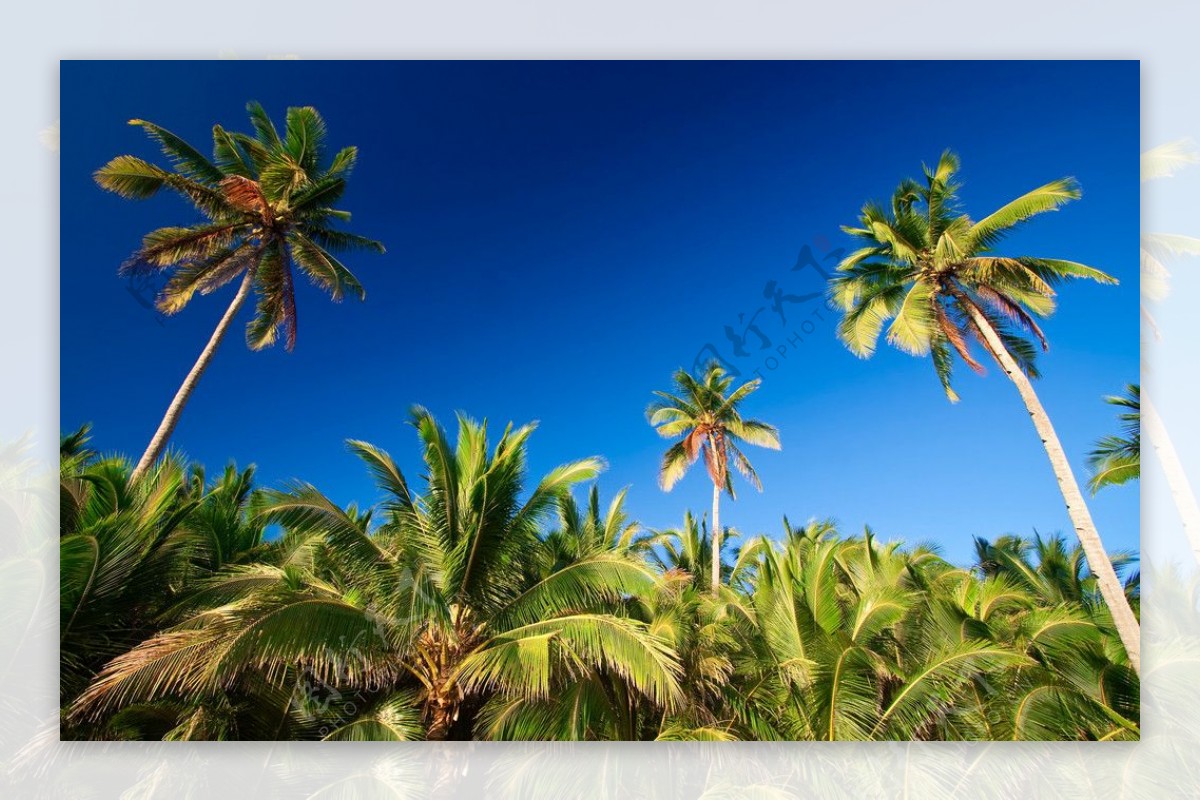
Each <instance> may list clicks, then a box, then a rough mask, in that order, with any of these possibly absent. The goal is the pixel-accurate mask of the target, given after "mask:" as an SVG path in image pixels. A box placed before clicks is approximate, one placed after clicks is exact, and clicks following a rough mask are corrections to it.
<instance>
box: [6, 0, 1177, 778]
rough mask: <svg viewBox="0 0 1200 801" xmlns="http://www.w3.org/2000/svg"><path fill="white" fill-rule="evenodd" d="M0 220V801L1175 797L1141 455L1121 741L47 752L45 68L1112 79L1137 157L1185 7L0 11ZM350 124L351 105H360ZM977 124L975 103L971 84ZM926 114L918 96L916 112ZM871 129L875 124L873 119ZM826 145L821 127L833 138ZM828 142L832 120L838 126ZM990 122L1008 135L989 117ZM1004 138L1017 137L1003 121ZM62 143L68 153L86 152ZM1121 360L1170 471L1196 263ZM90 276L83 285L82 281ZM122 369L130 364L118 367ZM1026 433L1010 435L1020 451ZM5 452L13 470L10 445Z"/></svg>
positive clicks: (1169, 91)
mask: <svg viewBox="0 0 1200 801" xmlns="http://www.w3.org/2000/svg"><path fill="white" fill-rule="evenodd" d="M5 16H6V20H5V29H6V33H7V36H6V37H5V39H6V43H5V49H4V50H3V53H2V54H0V60H2V61H0V81H3V86H4V89H3V99H4V105H3V114H2V119H3V123H2V124H0V138H2V140H3V146H4V149H3V152H4V154H5V167H4V172H3V191H0V207H2V209H3V216H2V219H3V221H4V233H5V237H4V240H3V242H4V244H3V249H2V251H0V275H2V280H0V337H2V340H0V341H2V342H3V346H2V350H0V672H2V675H0V788H2V792H3V794H4V795H5V796H9V797H20V798H29V797H68V798H70V797H131V798H140V797H146V798H159V797H181V796H193V797H207V798H214V797H230V798H246V797H318V798H333V797H337V798H350V797H430V796H434V797H480V796H485V797H513V796H515V797H530V796H533V797H547V798H563V797H613V798H624V797H634V798H638V797H643V798H644V797H652V798H653V797H663V798H667V797H699V796H708V797H726V796H737V797H743V796H753V797H786V796H817V797H844V796H851V797H888V798H891V797H896V798H900V797H905V798H907V797H949V796H965V797H1014V796H1015V797H1055V798H1059V797H1061V798H1076V797H1086V798H1098V797H1105V798H1106V797H1187V798H1191V797H1196V796H1197V795H1200V764H1197V763H1200V760H1198V759H1197V754H1198V753H1200V726H1198V725H1197V722H1198V721H1200V615H1198V614H1197V611H1196V598H1195V587H1196V577H1197V556H1196V552H1195V551H1193V549H1192V547H1190V545H1189V542H1188V540H1187V538H1186V536H1185V532H1184V529H1183V527H1182V526H1181V524H1180V516H1179V514H1178V513H1177V511H1176V503H1175V501H1174V500H1173V498H1172V496H1171V495H1170V493H1169V492H1168V491H1167V490H1166V489H1165V484H1164V481H1163V479H1162V471H1161V470H1160V469H1159V468H1158V465H1157V462H1156V460H1155V457H1154V454H1153V453H1152V452H1151V450H1150V449H1149V448H1148V449H1147V454H1146V463H1147V467H1146V471H1145V476H1144V477H1143V485H1142V494H1143V539H1142V547H1143V551H1142V555H1143V563H1144V564H1143V569H1144V581H1143V587H1144V602H1143V623H1144V632H1143V635H1144V640H1145V641H1144V646H1143V649H1144V657H1143V659H1144V665H1145V668H1144V670H1145V673H1144V677H1143V726H1142V729H1143V736H1144V739H1143V741H1142V742H1140V743H1109V744H1082V745H1076V744H1046V745H1039V744H1029V743H1024V744H1015V743H996V744H978V745H966V744H950V743H933V744H896V745H884V744H850V743H846V744H825V745H822V744H802V743H800V744H778V745H772V744H765V743H747V744H738V745H733V744H718V745H703V744H695V745H688V744H670V745H668V744H653V743H648V744H647V743H624V744H621V743H618V744H554V745H533V744H500V743H462V744H453V743H449V744H441V745H432V744H431V745H426V744H408V745H396V744H382V743H380V744H346V743H336V744H335V743H331V744H317V743H312V744H308V743H305V744H274V743H197V744H141V743H114V744H103V743H78V744H60V743H58V741H57V729H56V725H55V724H56V719H57V680H58V657H57V645H58V643H57V628H58V616H57V608H58V600H57V597H58V593H57V574H58V566H57V548H56V547H55V532H56V528H57V526H56V517H57V511H56V510H57V487H56V486H55V475H54V471H55V464H56V459H57V457H56V454H55V453H54V444H55V442H56V440H57V435H58V434H57V432H58V237H59V230H58V215H57V205H58V189H57V187H58V157H57V149H58V143H59V136H60V132H59V130H58V123H57V119H58V116H59V112H58V60H59V59H60V58H280V57H299V58H305V59H318V58H931V57H936V58H1135V59H1141V60H1142V76H1143V105H1142V108H1143V128H1142V132H1143V133H1142V135H1143V148H1144V149H1148V148H1150V147H1154V146H1156V145H1159V144H1163V143H1166V142H1173V141H1176V140H1180V139H1183V138H1187V137H1191V138H1193V139H1198V140H1200V104H1198V102H1197V94H1198V93H1197V76H1200V47H1198V45H1200V42H1198V37H1197V32H1198V31H1200V27H1198V25H1197V23H1200V5H1196V4H1189V3H1184V2H1180V3H1171V4H1169V3H1162V2H1151V3H1143V4H1140V5H1138V6H1135V5H1134V4H1132V3H1114V2H1108V3H1102V2H1058V3H1052V2H1049V1H1048V0H1039V1H1038V2H1025V1H1024V0H1020V1H1019V2H1008V3H1004V4H967V3H963V2H961V0H960V1H959V2H923V3H915V2H908V3H900V2H896V1H895V0H888V1H887V2H875V1H874V0H872V1H870V2H868V1H867V0H857V1H856V2H854V3H846V4H838V5H834V4H830V5H829V6H828V7H825V8H815V7H814V8H806V7H803V6H801V5H799V4H795V3H766V2H760V3H739V4H735V3H718V2H674V1H672V2H646V0H642V2H628V1H627V0H606V1H605V2H586V3H572V4H567V3H562V2H549V1H547V2H507V3H498V2H483V1H482V0H481V1H479V2H442V3H438V4H436V5H434V4H430V3H424V2H422V3H409V2H392V3H388V4H384V3H366V2H353V1H351V0H341V2H337V3H317V2H311V1H310V0H292V1H291V2H287V3H279V2H272V3H266V2H257V3H256V2H250V0H237V2H226V0H208V2H204V3H188V4H186V5H184V4H179V5H177V6H169V5H168V4H166V3H163V2H161V0H160V1H159V2H153V3H151V2H107V3H104V4H103V5H101V4H99V3H96V4H91V3H88V4H84V3H79V4H78V5H72V4H67V3H43V4H40V5H37V6H33V5H26V6H23V7H16V6H11V5H10V6H9V7H7V8H6V14H5ZM362 91H363V92H364V96H363V102H372V101H373V100H375V99H376V98H373V97H372V96H371V94H370V92H371V89H370V87H364V88H363V89H362ZM980 92H981V97H980V102H986V88H985V87H981V88H980ZM931 102H936V93H935V92H932V93H931ZM890 119H893V117H892V116H891V115H890V114H887V115H885V122H886V121H887V120H890ZM831 124H835V125H836V124H843V123H840V122H839V121H831ZM844 124H850V123H844ZM997 124H1000V125H1003V124H1007V121H1004V120H997ZM1013 127H1014V135H1016V136H1019V135H1020V123H1019V121H1016V122H1014V123H1013ZM63 135H65V136H67V137H72V136H87V131H68V132H65V133H64V134H63ZM1198 201H1200V165H1195V166H1192V167H1190V168H1188V169H1184V170H1181V171H1180V172H1179V173H1178V175H1177V176H1175V177H1173V178H1168V179H1162V180H1157V181H1154V182H1151V183H1148V184H1146V185H1145V187H1144V193H1143V214H1144V221H1143V222H1144V228H1145V229H1146V230H1149V231H1164V232H1170V233H1179V234H1188V235H1191V236H1200V213H1198V212H1200V202H1198ZM1168 266H1169V267H1170V268H1171V271H1172V279H1171V294H1170V295H1169V297H1168V298H1167V299H1166V300H1165V301H1163V302H1161V303H1157V304H1155V305H1154V307H1153V313H1154V315H1155V318H1156V319H1157V321H1158V324H1159V329H1160V334H1161V337H1162V338H1161V339H1160V340H1154V341H1147V343H1146V344H1145V346H1144V347H1145V350H1144V366H1143V370H1144V373H1145V375H1144V377H1143V382H1144V383H1145V385H1146V387H1145V390H1144V391H1145V393H1146V394H1147V395H1150V396H1153V397H1154V398H1156V399H1157V405H1158V407H1159V411H1160V412H1161V414H1162V417H1163V418H1164V420H1165V422H1166V426H1167V428H1168V429H1169V432H1170V436H1171V439H1172V441H1173V444H1174V448H1175V449H1176V450H1177V452H1178V454H1179V458H1180V459H1181V461H1182V463H1183V466H1184V468H1185V470H1186V471H1187V472H1188V473H1189V474H1191V475H1192V476H1193V480H1194V481H1195V482H1196V483H1197V484H1200V425H1198V424H1197V422H1196V419H1195V416H1196V410H1197V408H1200V405H1198V404H1197V403H1196V395H1197V393H1196V389H1197V386H1196V384H1197V381H1196V377H1195V376H1196V362H1195V357H1194V355H1193V350H1194V343H1196V342H1197V341H1200V337H1198V333H1200V315H1198V314H1196V313H1194V312H1192V311H1191V309H1190V304H1191V303H1193V302H1195V301H1196V299H1198V298H1200V259H1192V260H1191V261H1190V263H1189V261H1188V260H1186V259H1180V260H1178V261H1176V262H1173V263H1171V264H1169V265H1168ZM98 269H100V267H98ZM129 356H130V358H136V357H137V354H132V353H131V354H129ZM1031 436H1032V434H1031ZM22 437H27V441H26V444H25V447H24V449H23V450H22V449H21V448H18V447H15V446H13V445H12V443H14V442H17V441H18V440H20V439H21V438H22Z"/></svg>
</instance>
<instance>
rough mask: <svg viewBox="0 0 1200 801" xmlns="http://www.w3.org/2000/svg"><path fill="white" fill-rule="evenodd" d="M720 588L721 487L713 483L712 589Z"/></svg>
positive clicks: (717, 590)
mask: <svg viewBox="0 0 1200 801" xmlns="http://www.w3.org/2000/svg"><path fill="white" fill-rule="evenodd" d="M720 589H721V487H720V486H719V485H718V484H716V483H714V484H713V508H712V591H713V595H716V594H717V593H718V592H719V591H720Z"/></svg>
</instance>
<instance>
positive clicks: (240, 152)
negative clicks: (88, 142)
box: [95, 103, 383, 481]
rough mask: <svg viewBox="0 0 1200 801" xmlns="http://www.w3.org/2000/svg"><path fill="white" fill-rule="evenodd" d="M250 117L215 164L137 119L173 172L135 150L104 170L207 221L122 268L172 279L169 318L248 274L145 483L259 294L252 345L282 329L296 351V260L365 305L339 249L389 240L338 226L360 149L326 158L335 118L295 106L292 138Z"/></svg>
mask: <svg viewBox="0 0 1200 801" xmlns="http://www.w3.org/2000/svg"><path fill="white" fill-rule="evenodd" d="M247 110H248V111H249V114H250V122H251V124H252V125H253V127H254V130H255V134H254V135H253V136H249V135H246V134H241V133H234V132H231V131H226V130H225V129H223V128H222V127H221V126H220V125H217V126H214V127H213V158H212V159H211V160H210V159H209V158H207V157H206V156H204V155H203V154H202V153H200V152H199V151H198V150H196V149H195V148H193V147H192V146H191V145H189V144H188V143H187V142H185V141H184V140H182V139H181V138H179V137H178V136H176V135H175V134H173V133H171V132H170V131H168V130H166V129H164V128H161V127H159V126H158V125H155V124H153V123H150V122H146V121H145V120H131V121H130V124H131V125H136V126H139V127H141V128H142V129H144V130H145V131H146V133H147V134H148V135H149V136H150V137H151V138H152V139H154V140H155V141H157V142H158V143H159V145H160V146H161V148H162V151H163V153H164V154H165V155H166V156H167V158H168V159H170V161H171V169H169V170H168V169H164V168H162V167H159V166H157V165H154V164H151V163H150V162H147V161H145V160H143V159H140V158H137V157H136V156H129V155H126V156H117V157H116V158H114V159H113V160H112V161H110V162H109V163H108V164H106V165H104V166H103V167H101V168H100V169H99V170H97V171H96V175H95V178H96V182H97V183H98V184H99V185H100V186H101V187H102V188H104V189H106V190H108V191H110V192H115V193H116V194H118V195H120V196H121V197H124V198H130V199H136V200H142V199H145V198H149V197H151V196H153V195H155V194H157V193H158V192H159V191H160V190H162V189H169V190H171V191H174V192H176V193H178V194H180V195H182V196H183V197H184V198H185V199H186V200H188V201H190V202H191V203H192V204H193V205H194V206H195V207H196V209H197V210H198V211H199V212H200V213H201V214H202V215H203V216H204V217H205V218H206V220H205V221H204V222H202V223H199V224H193V225H188V226H183V227H179V226H171V227H167V228H159V229H158V230H155V231H151V232H150V233H148V234H146V236H145V238H144V239H143V240H142V246H141V247H140V248H139V249H138V250H137V251H136V252H135V253H134V254H133V256H132V257H130V259H129V260H127V261H126V262H125V263H124V264H123V265H122V266H121V272H122V274H126V275H133V274H146V273H150V272H155V271H169V272H170V278H169V280H168V281H167V283H166V285H165V286H164V287H163V289H162V291H161V292H160V293H159V296H158V298H157V301H156V305H157V306H158V308H159V310H160V311H162V312H163V313H165V314H175V313H177V312H179V311H180V310H181V309H183V308H184V307H185V306H187V304H188V303H189V302H190V301H191V300H192V298H193V297H194V296H195V294H196V293H197V292H199V293H200V294H202V295H207V294H210V293H212V292H215V291H216V290H218V289H220V288H221V287H223V286H225V285H226V284H228V283H229V282H231V281H233V280H234V279H235V278H239V277H240V278H241V283H240V284H239V285H238V290H237V292H236V293H235V294H234V296H233V300H232V301H230V303H229V307H228V308H227V309H226V310H225V314H224V315H222V317H221V319H220V321H219V322H218V323H217V327H216V329H215V330H214V331H213V333H212V336H211V337H210V338H209V340H208V344H207V345H205V347H204V349H203V350H202V351H201V352H200V356H199V358H197V359H196V362H195V364H194V365H192V369H191V370H190V371H189V372H188V374H187V377H186V378H184V380H183V384H182V385H181V386H180V387H179V390H178V392H176V393H175V397H174V398H173V399H172V401H171V404H170V406H168V407H167V412H166V414H165V415H164V416H163V419H162V422H161V423H160V424H159V426H158V430H157V431H155V433H154V436H153V437H152V438H151V440H150V444H149V445H148V446H147V448H146V451H145V453H143V454H142V457H141V459H139V460H138V463H137V466H136V467H135V468H134V471H133V476H132V478H133V480H135V481H136V480H138V479H140V478H141V477H142V476H143V475H145V473H146V471H147V470H148V469H149V468H150V465H152V464H153V463H154V461H155V460H156V459H158V457H159V456H160V455H161V454H162V451H163V448H165V447H166V444H167V441H168V440H169V439H170V438H171V433H172V432H173V431H174V430H175V426H176V424H177V423H178V422H179V416H180V414H181V413H182V411H183V407H184V406H185V405H186V404H187V401H188V398H189V397H190V396H191V394H192V391H193V390H194V389H195V387H196V383H197V382H198V381H199V380H200V376H201V375H203V373H204V370H205V369H206V368H207V367H208V365H209V362H211V361H212V358H213V355H214V354H215V353H216V351H217V348H218V347H220V344H221V341H222V340H223V339H224V338H225V334H226V332H228V330H229V327H230V326H231V325H232V324H233V321H234V318H236V317H237V315H238V312H239V311H240V310H241V308H242V306H243V304H244V303H245V302H246V299H247V298H248V297H249V296H250V293H251V291H252V290H253V291H254V292H255V293H256V294H257V296H258V304H257V308H256V309H255V313H254V318H253V319H252V320H251V321H250V323H249V324H248V325H247V327H246V344H247V345H248V346H249V347H250V348H251V349H253V350H259V349H261V348H265V347H267V346H269V345H271V344H273V343H274V342H275V340H276V337H277V336H278V332H279V329H281V328H282V329H283V331H284V336H285V340H286V343H287V348H288V350H291V349H292V348H293V347H294V346H295V344H296V298H295V291H294V275H293V269H292V268H293V265H295V266H298V267H299V268H300V271H301V272H302V273H304V274H305V275H306V276H307V277H308V278H309V280H311V281H312V282H313V283H314V284H315V285H316V286H317V287H319V288H320V289H322V290H323V291H325V292H326V293H328V294H329V296H330V297H331V298H333V300H335V301H340V300H341V299H342V297H343V296H344V295H345V294H346V293H347V292H350V293H352V294H355V295H357V296H358V297H359V299H360V300H361V299H362V298H363V297H365V292H364V290H363V287H362V284H360V283H359V281H358V279H357V278H355V277H354V275H353V273H351V272H350V271H349V270H348V269H346V267H345V265H343V264H342V263H341V262H340V261H339V260H338V259H337V258H336V257H335V256H334V255H333V252H332V251H352V250H359V249H368V250H374V251H376V252H379V253H382V252H383V245H381V244H380V243H378V242H376V241H374V240H371V239H366V238H364V237H361V236H358V235H356V234H351V233H348V232H346V231H342V230H339V229H337V228H335V227H334V224H335V223H337V222H340V221H345V220H347V219H349V217H350V215H349V214H348V213H347V212H345V211H341V210H339V209H336V208H334V204H335V203H337V201H338V199H339V198H340V197H341V196H342V194H343V193H344V192H345V189H346V178H347V176H348V175H349V173H350V170H351V169H352V168H353V167H354V164H355V162H356V161H357V158H358V150H357V148H355V147H346V148H343V149H342V150H340V151H338V152H337V153H336V154H335V155H334V156H333V158H332V159H330V160H326V159H325V153H324V145H325V138H326V131H325V122H324V120H322V119H321V115H320V114H318V113H317V111H316V109H314V108H312V107H309V106H304V107H296V108H289V109H288V111H287V123H286V126H285V128H284V132H283V134H282V135H281V134H280V133H279V132H278V131H277V130H276V128H275V125H274V123H273V122H271V118H270V117H269V116H267V113H266V112H265V111H264V110H263V108H262V106H260V105H259V104H258V103H250V104H249V105H248V106H247Z"/></svg>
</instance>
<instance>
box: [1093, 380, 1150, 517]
mask: <svg viewBox="0 0 1200 801" xmlns="http://www.w3.org/2000/svg"><path fill="white" fill-rule="evenodd" d="M1104 400H1105V402H1106V403H1111V404H1112V405H1113V406H1116V407H1118V408H1121V409H1125V410H1126V411H1122V412H1120V413H1119V414H1118V415H1117V419H1119V420H1120V421H1121V433H1120V434H1110V435H1108V436H1106V437H1102V438H1101V439H1100V440H1099V441H1098V442H1097V443H1096V447H1095V448H1093V449H1092V452H1091V453H1089V454H1088V468H1089V469H1090V470H1091V473H1092V475H1091V477H1090V478H1089V479H1088V488H1089V489H1090V490H1091V491H1092V494H1093V495H1094V494H1095V493H1096V492H1097V491H1099V490H1100V489H1101V488H1103V487H1115V486H1117V485H1119V484H1124V483H1126V482H1129V481H1135V480H1137V479H1138V478H1140V477H1141V475H1142V388H1141V385H1140V384H1128V385H1126V387H1125V392H1124V393H1123V394H1121V395H1109V396H1107V397H1106V398H1105V399H1104Z"/></svg>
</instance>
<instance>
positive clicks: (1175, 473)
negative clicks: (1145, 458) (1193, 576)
mask: <svg viewBox="0 0 1200 801" xmlns="http://www.w3.org/2000/svg"><path fill="white" fill-rule="evenodd" d="M1142 422H1143V423H1144V424H1145V431H1146V436H1147V438H1148V439H1149V440H1150V445H1151V447H1153V448H1154V452H1155V453H1156V454H1158V461H1159V464H1161V465H1162V469H1163V474H1164V475H1165V476H1166V479H1167V487H1168V489H1170V490H1171V497H1172V498H1173V499H1174V500H1175V508H1176V509H1178V510H1179V517H1180V519H1181V520H1182V521H1183V532H1184V534H1186V535H1187V540H1188V545H1190V546H1191V548H1192V555H1193V556H1194V557H1195V559H1196V562H1197V563H1200V506H1198V505H1197V504H1196V495H1195V494H1194V493H1193V492H1192V485H1191V483H1190V482H1189V481H1188V477H1187V473H1185V472H1184V469H1183V464H1182V463H1181V462H1180V461H1179V454H1177V453H1176V452H1175V445H1174V444H1173V443H1172V442H1171V435H1170V434H1168V433H1167V429H1166V427H1165V426H1164V425H1163V421H1162V418H1161V417H1159V416H1158V410H1157V409H1155V408H1154V404H1153V403H1151V402H1150V399H1149V398H1148V397H1146V393H1145V392H1144V391H1143V392H1142Z"/></svg>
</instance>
